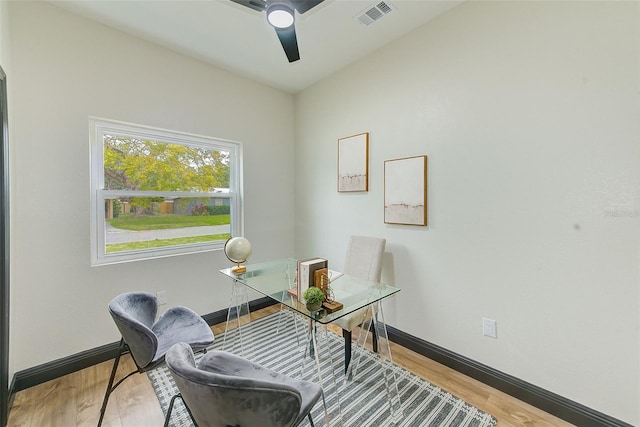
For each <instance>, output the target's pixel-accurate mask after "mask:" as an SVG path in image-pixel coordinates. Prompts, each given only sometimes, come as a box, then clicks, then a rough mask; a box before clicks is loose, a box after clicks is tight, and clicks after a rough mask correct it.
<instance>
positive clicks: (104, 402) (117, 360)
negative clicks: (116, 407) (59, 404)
mask: <svg viewBox="0 0 640 427" xmlns="http://www.w3.org/2000/svg"><path fill="white" fill-rule="evenodd" d="M125 345H126V344H125V343H124V339H120V346H119V347H118V354H117V355H116V358H115V359H114V361H113V368H112V369H111V377H110V378H109V384H108V385H107V391H106V392H105V393H104V399H103V400H102V408H100V419H99V420H98V427H100V426H101V425H102V420H103V418H104V412H105V410H106V409H107V402H109V396H110V395H111V392H112V391H113V388H112V387H113V380H115V378H116V372H117V371H118V364H119V363H120V356H121V355H122V352H123V350H124V348H125Z"/></svg>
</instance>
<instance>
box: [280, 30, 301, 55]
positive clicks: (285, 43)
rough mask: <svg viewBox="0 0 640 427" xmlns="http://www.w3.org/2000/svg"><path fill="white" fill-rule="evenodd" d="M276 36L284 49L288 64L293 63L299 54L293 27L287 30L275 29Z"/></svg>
mask: <svg viewBox="0 0 640 427" xmlns="http://www.w3.org/2000/svg"><path fill="white" fill-rule="evenodd" d="M276 34H277V35H278V38H279V39H280V44H281V45H282V48H283V49H284V53H286V54H287V59H288V60H289V62H295V61H297V60H299V59H300V52H299V51H298V38H297V37H296V28H295V26H293V25H292V26H290V27H289V28H283V29H280V28H276Z"/></svg>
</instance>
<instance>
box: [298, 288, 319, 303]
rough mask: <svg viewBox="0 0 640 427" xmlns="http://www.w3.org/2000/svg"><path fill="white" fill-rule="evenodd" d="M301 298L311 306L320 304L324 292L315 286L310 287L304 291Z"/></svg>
mask: <svg viewBox="0 0 640 427" xmlns="http://www.w3.org/2000/svg"><path fill="white" fill-rule="evenodd" d="M302 296H303V297H304V300H305V301H306V303H307V304H311V305H314V304H320V303H322V301H324V292H322V291H321V290H320V289H319V288H316V287H315V286H310V287H309V288H308V289H307V290H306V291H304V293H303V294H302Z"/></svg>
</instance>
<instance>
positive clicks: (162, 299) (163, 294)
mask: <svg viewBox="0 0 640 427" xmlns="http://www.w3.org/2000/svg"><path fill="white" fill-rule="evenodd" d="M156 297H157V298H158V305H165V304H166V303H167V291H158V292H156Z"/></svg>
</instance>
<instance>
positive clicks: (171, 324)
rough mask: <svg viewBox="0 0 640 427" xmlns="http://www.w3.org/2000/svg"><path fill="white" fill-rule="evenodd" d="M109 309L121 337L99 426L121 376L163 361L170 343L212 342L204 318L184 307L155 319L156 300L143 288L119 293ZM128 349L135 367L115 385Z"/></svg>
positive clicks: (193, 345) (199, 346)
mask: <svg viewBox="0 0 640 427" xmlns="http://www.w3.org/2000/svg"><path fill="white" fill-rule="evenodd" d="M109 313H111V317H112V318H113V320H114V322H115V323H116V326H117V327H118V330H119V331H120V334H121V335H122V339H121V340H120V346H119V347H118V354H117V355H116V357H115V359H114V361H113V368H112V370H111V377H110V379H109V384H108V385H107V391H106V392H105V395H104V399H103V401H102V407H101V409H100V419H99V421H98V426H100V425H102V421H103V418H104V412H105V410H106V408H107V403H108V401H109V396H110V395H111V393H112V392H113V390H115V389H116V387H118V386H119V385H120V384H121V383H122V382H123V381H124V380H126V379H127V378H129V377H130V376H131V375H133V374H135V373H143V372H145V371H147V370H149V369H151V368H154V367H156V366H157V365H158V364H160V363H162V362H163V361H164V357H165V354H166V352H167V350H169V348H171V346H172V345H174V344H176V343H178V342H185V343H187V345H188V346H189V348H193V349H195V350H205V351H206V347H207V346H209V345H210V344H212V343H213V340H214V336H213V332H211V328H209V325H207V322H205V321H204V319H202V317H200V316H199V315H198V314H197V313H195V312H194V311H192V310H190V309H188V308H186V307H181V306H178V307H172V308H169V309H168V310H167V311H165V312H164V313H163V314H162V315H161V316H160V317H159V318H158V320H157V321H156V315H157V313H158V300H157V298H156V296H155V295H153V294H149V293H146V292H128V293H125V294H122V295H118V296H117V297H115V298H114V299H113V300H111V302H110V303H109ZM126 353H130V354H131V357H132V359H133V361H134V363H135V364H136V367H137V369H136V370H135V371H133V372H131V373H129V374H128V375H126V376H125V377H123V378H122V379H120V380H119V381H118V382H117V383H116V384H115V385H113V382H114V380H115V376H116V371H117V370H118V363H119V361H120V357H121V356H122V355H123V354H126Z"/></svg>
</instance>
